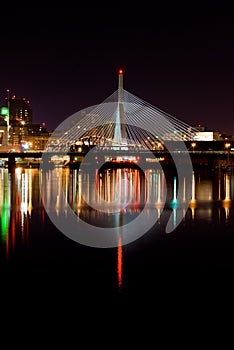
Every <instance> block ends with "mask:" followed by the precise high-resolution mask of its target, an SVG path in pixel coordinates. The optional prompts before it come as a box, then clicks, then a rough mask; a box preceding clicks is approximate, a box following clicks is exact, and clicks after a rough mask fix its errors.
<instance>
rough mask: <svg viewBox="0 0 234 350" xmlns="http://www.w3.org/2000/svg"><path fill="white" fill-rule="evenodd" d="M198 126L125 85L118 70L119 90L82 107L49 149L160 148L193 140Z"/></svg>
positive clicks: (64, 125)
mask: <svg viewBox="0 0 234 350" xmlns="http://www.w3.org/2000/svg"><path fill="white" fill-rule="evenodd" d="M196 131H197V130H196V129H195V128H193V127H191V126H190V125H188V124H186V123H185V122H182V121H180V120H179V119H176V118H175V117H173V116H171V115H169V114H168V113H166V112H163V111H162V110H160V109H158V108H156V107H154V106H153V105H151V104H149V103H148V102H146V101H144V100H142V99H140V98H139V97H137V96H135V95H133V94H131V93H130V92H128V91H126V90H125V89H124V88H123V72H122V70H120V71H119V75H118V89H117V90H116V91H115V92H114V93H113V94H111V95H110V96H109V97H108V98H106V99H105V100H104V101H103V102H102V103H100V104H98V105H95V106H91V107H89V108H87V109H85V110H81V111H79V112H77V113H75V114H74V115H72V116H71V117H70V118H68V119H67V120H66V121H64V123H62V124H61V125H60V126H59V127H58V128H57V129H56V131H55V133H54V135H53V137H52V138H51V139H50V140H49V142H48V143H47V146H46V150H47V151H54V152H56V151H58V152H59V151H61V150H63V149H64V147H65V148H68V149H69V148H70V147H74V148H76V145H77V146H78V145H80V144H81V142H83V144H84V143H86V145H87V144H88V145H89V146H91V145H92V146H99V147H102V148H109V149H111V150H120V149H121V150H130V149H150V150H154V149H157V148H160V147H161V146H162V144H164V143H165V142H167V141H189V140H193V139H194V135H195V133H196Z"/></svg>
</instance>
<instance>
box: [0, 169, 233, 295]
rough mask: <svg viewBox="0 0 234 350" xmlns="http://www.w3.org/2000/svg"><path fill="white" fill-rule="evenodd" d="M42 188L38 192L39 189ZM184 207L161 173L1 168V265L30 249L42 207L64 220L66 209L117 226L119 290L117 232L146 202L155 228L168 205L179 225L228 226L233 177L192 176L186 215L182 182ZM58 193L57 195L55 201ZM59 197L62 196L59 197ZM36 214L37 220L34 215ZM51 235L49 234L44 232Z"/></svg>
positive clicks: (170, 179) (172, 182)
mask: <svg viewBox="0 0 234 350" xmlns="http://www.w3.org/2000/svg"><path fill="white" fill-rule="evenodd" d="M40 184H41V193H40V186H39V185H40ZM182 186H183V198H182V203H180V202H178V201H177V198H176V195H177V190H178V182H177V177H176V176H175V175H174V174H170V173H169V174H166V173H164V172H162V170H148V171H146V173H145V174H142V173H140V172H139V171H138V170H136V169H134V170H133V169H132V170H131V169H115V170H106V171H103V172H102V173H101V174H100V173H98V171H96V173H95V174H94V175H93V176H91V175H89V174H85V175H83V174H82V173H80V172H79V171H78V170H72V171H70V170H69V169H61V168H57V169H54V170H50V171H48V172H41V171H40V170H38V169H22V168H16V170H15V172H12V173H8V170H7V169H0V220H1V225H0V227H1V241H0V253H1V262H3V261H5V260H9V259H10V257H11V256H13V255H14V254H15V251H16V250H18V251H20V250H22V249H23V247H25V246H26V247H27V245H28V244H29V236H33V234H34V228H35V227H36V226H37V227H38V225H39V226H40V225H41V226H43V224H44V220H45V211H44V206H43V205H42V203H46V206H47V208H49V210H51V211H54V212H56V214H57V215H64V218H65V219H66V214H67V209H68V206H70V207H71V208H72V210H73V211H74V213H76V215H77V220H81V219H82V220H85V221H87V222H91V223H92V224H95V225H97V226H101V227H119V244H118V247H117V262H116V266H117V268H116V271H117V283H118V286H119V288H121V287H122V278H123V250H122V249H123V248H122V235H121V227H122V226H123V225H125V224H126V223H128V222H130V221H131V220H134V218H135V217H137V216H138V215H139V213H140V212H141V211H142V209H143V207H144V205H145V204H146V203H147V205H148V207H147V210H149V211H150V210H154V211H155V212H156V213H157V218H158V224H160V220H161V212H162V210H163V208H164V202H165V201H166V206H165V208H166V210H167V211H168V212H171V213H172V215H173V223H174V226H175V227H176V226H177V216H178V214H179V213H181V211H182V213H183V217H184V220H183V223H185V224H189V223H190V222H202V221H206V222H212V221H214V220H217V221H218V222H219V223H227V222H229V221H230V220H231V219H233V218H232V215H233V214H232V211H231V208H232V207H233V200H234V175H233V174H232V173H225V172H209V171H195V172H193V175H192V179H191V183H190V186H192V197H191V198H190V206H189V209H188V210H187V211H186V210H185V209H184V207H183V202H185V201H186V200H187V192H188V186H189V184H187V183H186V181H185V179H184V180H183V184H182ZM55 194H56V196H55ZM61 194H63V195H61ZM35 211H36V212H37V214H38V213H39V214H40V215H39V216H38V215H37V220H36V219H35V216H34V213H35ZM48 234H49V233H48Z"/></svg>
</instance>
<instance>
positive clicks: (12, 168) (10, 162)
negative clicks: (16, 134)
mask: <svg viewBox="0 0 234 350" xmlns="http://www.w3.org/2000/svg"><path fill="white" fill-rule="evenodd" d="M15 167H16V162H15V157H14V156H13V155H11V156H9V158H8V171H9V173H13V172H14V171H15Z"/></svg>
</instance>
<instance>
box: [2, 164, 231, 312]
mask: <svg viewBox="0 0 234 350" xmlns="http://www.w3.org/2000/svg"><path fill="white" fill-rule="evenodd" d="M148 175H149V179H150V180H149V181H148V182H147V184H146V181H145V179H144V178H143V177H142V175H141V174H139V172H138V171H137V170H133V171H130V170H126V169H119V170H114V171H109V172H108V171H107V172H105V173H104V174H102V176H99V175H98V174H97V176H96V178H95V179H89V178H88V179H87V178H86V179H82V175H80V174H79V173H78V171H77V170H72V171H70V170H69V169H54V170H51V171H49V172H47V173H46V174H42V173H41V172H40V170H38V169H20V168H17V169H16V172H15V173H13V174H9V173H8V170H7V169H0V208H1V212H0V218H1V240H0V274H1V275H0V278H1V297H2V299H1V300H2V303H3V304H4V300H8V303H10V304H11V303H18V304H22V303H26V301H27V299H28V298H32V299H33V304H37V303H38V302H39V301H40V300H44V301H50V302H52V301H53V300H55V299H56V298H57V297H59V300H60V303H61V302H62V301H63V302H65V303H69V305H72V304H73V303H74V305H77V303H79V304H82V303H83V300H86V303H89V302H94V303H101V301H100V300H101V299H100V298H103V297H104V298H106V300H107V299H108V300H112V301H114V300H128V301H129V302H130V301H131V302H133V300H134V302H135V300H136V302H137V303H138V304H139V303H145V302H147V300H150V301H151V304H153V303H154V304H155V305H156V306H157V305H158V306H161V307H162V305H163V303H166V304H168V303H170V304H174V305H177V306H179V303H181V301H182V300H189V303H192V304H193V305H195V304H196V303H198V300H200V301H203V302H204V304H206V303H209V301H210V300H211V298H212V303H213V302H214V307H217V305H218V304H219V303H223V302H225V300H227V299H228V298H229V297H230V300H231V296H232V293H233V287H232V284H233V283H232V281H233V276H234V175H232V174H226V173H224V172H213V171H209V170H200V171H198V170H197V171H195V173H194V176H193V179H192V181H191V185H192V200H191V202H190V205H189V207H188V208H185V207H184V206H183V205H178V204H177V205H176V203H175V201H173V200H174V199H175V198H174V196H175V193H176V191H175V188H176V186H177V182H176V181H177V180H176V178H175V177H174V176H173V174H170V172H169V174H168V177H167V179H166V176H165V175H163V174H162V173H160V172H157V171H155V172H150V171H149V174H148ZM43 177H44V178H43ZM166 180H167V181H166ZM40 184H43V185H42V194H41V192H40V188H41V187H40ZM186 185H187V184H186V183H185V184H183V186H184V193H185V197H186V192H187V189H186ZM59 187H61V188H62V190H63V193H64V197H65V198H67V202H66V201H65V202H64V198H63V199H61V198H60V197H59V195H57V196H55V195H54V193H56V192H55V191H57V189H58V188H59ZM84 187H85V191H84V192H85V193H86V198H85V199H86V200H89V202H90V203H91V204H92V203H93V202H95V203H97V200H100V198H101V199H103V200H105V201H106V202H107V203H110V205H109V206H108V209H106V210H105V212H104V211H101V212H98V211H96V210H93V209H90V207H88V206H87V204H85V202H84V200H83V199H82V196H81V189H82V188H83V190H84ZM166 188H167V192H166ZM59 193H60V192H59ZM146 193H150V200H151V205H150V208H149V209H147V210H153V211H154V212H156V213H157V218H158V220H157V222H156V223H155V224H154V225H153V226H152V227H150V228H149V231H148V232H147V233H145V234H144V235H143V236H141V237H140V238H138V239H137V240H134V241H132V242H131V243H129V244H127V245H121V230H120V235H119V245H118V246H116V247H113V248H97V247H91V246H87V245H84V244H80V243H78V242H76V241H74V240H72V239H70V238H68V237H67V236H66V235H65V234H64V233H62V232H61V231H60V230H59V229H58V228H56V227H55V225H54V224H53V222H52V221H51V219H50V213H48V210H45V207H44V205H43V203H44V204H46V206H47V208H48V207H49V208H50V211H51V213H52V212H53V213H56V215H58V216H62V217H63V218H64V221H65V222H66V220H68V221H67V225H69V219H67V210H68V208H67V206H68V203H69V207H70V208H72V210H73V211H74V213H75V214H76V215H77V217H80V218H81V219H82V220H85V221H86V222H90V223H91V224H92V225H96V226H99V227H100V226H102V227H103V228H104V229H106V230H108V228H110V227H114V226H116V225H117V223H119V222H120V221H119V216H118V215H119V214H118V213H117V214H115V213H113V210H112V209H113V208H112V206H111V203H112V201H113V200H115V199H116V198H117V199H118V200H119V202H120V203H123V202H124V201H125V202H126V203H130V204H129V205H126V208H125V210H124V211H123V216H122V220H123V221H122V223H129V222H131V221H134V219H135V218H136V217H137V216H138V215H139V214H140V213H141V211H142V203H143V202H144V198H146V197H145V196H146ZM87 196H88V197H87ZM163 199H166V205H165V207H163V206H162V203H163ZM179 211H180V213H181V211H182V212H183V216H184V217H183V219H182V221H181V222H180V223H179V225H178V226H177V217H178V212H179ZM170 215H172V218H173V220H174V225H175V229H174V230H173V231H172V232H171V233H165V227H166V224H167V221H168V218H169V216H170ZM214 296H215V298H213V297H214ZM7 298H8V299H7ZM9 300H10V301H9ZM56 300H57V299H56ZM214 300H215V301H214ZM228 300H229V299H228ZM136 306H137V304H136Z"/></svg>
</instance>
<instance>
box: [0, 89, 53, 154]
mask: <svg viewBox="0 0 234 350" xmlns="http://www.w3.org/2000/svg"><path fill="white" fill-rule="evenodd" d="M5 104H6V106H2V107H1V109H0V114H1V115H0V116H1V120H0V145H1V144H2V145H4V146H7V147H8V149H13V150H15V151H20V150H43V149H44V148H45V145H46V142H47V141H48V139H49V137H50V134H51V133H49V132H47V130H46V126H45V123H42V124H34V123H33V113H32V109H31V107H30V104H29V100H28V99H27V98H25V97H23V98H16V96H15V95H13V96H10V94H9V90H7V97H6V98H5ZM3 123H4V125H3Z"/></svg>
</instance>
